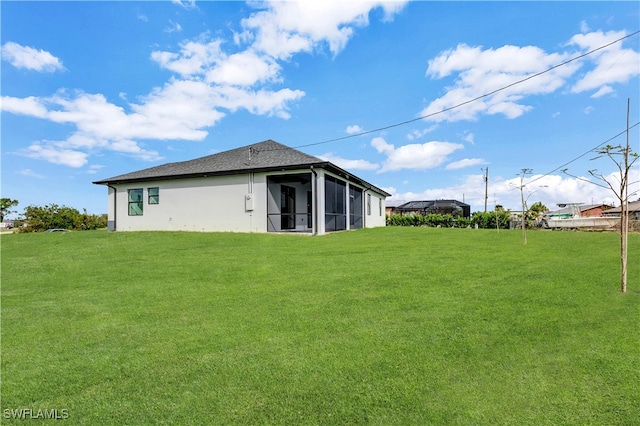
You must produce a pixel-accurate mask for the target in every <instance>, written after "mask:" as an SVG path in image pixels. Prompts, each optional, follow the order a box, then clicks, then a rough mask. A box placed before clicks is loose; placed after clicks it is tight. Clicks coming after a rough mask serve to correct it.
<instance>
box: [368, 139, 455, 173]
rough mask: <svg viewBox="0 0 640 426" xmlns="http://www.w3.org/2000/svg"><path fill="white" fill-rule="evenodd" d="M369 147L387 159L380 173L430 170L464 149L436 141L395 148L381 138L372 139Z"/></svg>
mask: <svg viewBox="0 0 640 426" xmlns="http://www.w3.org/2000/svg"><path fill="white" fill-rule="evenodd" d="M371 146H373V147H374V148H375V149H376V150H377V151H378V152H379V153H382V154H384V155H386V157H387V159H386V160H385V161H384V163H383V165H382V168H381V169H380V170H379V172H380V173H382V172H386V171H394V170H401V169H414V170H425V169H432V168H435V167H438V166H439V165H441V164H442V163H444V162H445V161H446V159H447V157H448V156H449V155H450V154H452V153H453V152H455V151H457V150H459V149H462V148H464V146H463V145H461V144H455V143H451V142H437V141H432V142H427V143H424V144H409V145H404V146H401V147H399V148H396V147H395V146H394V145H392V144H389V143H387V142H386V141H385V140H384V139H383V138H381V137H377V138H374V139H373V140H372V141H371Z"/></svg>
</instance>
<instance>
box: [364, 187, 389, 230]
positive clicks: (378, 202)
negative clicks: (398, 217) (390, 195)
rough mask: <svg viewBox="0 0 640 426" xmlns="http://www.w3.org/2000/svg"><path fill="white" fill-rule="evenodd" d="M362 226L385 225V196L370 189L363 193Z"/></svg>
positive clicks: (375, 226)
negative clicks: (369, 201) (369, 202)
mask: <svg viewBox="0 0 640 426" xmlns="http://www.w3.org/2000/svg"><path fill="white" fill-rule="evenodd" d="M369 195H371V211H369V209H368V208H369V206H368V204H367V203H368V200H369ZM364 203H365V206H364V226H365V228H377V227H379V226H386V206H385V196H384V195H382V194H380V193H378V192H375V191H372V190H367V191H365V193H364Z"/></svg>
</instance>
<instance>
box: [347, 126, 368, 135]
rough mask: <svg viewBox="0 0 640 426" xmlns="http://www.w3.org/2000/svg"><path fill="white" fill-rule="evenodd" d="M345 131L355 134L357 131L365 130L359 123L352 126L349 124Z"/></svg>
mask: <svg viewBox="0 0 640 426" xmlns="http://www.w3.org/2000/svg"><path fill="white" fill-rule="evenodd" d="M344 131H345V132H346V133H347V134H349V135H355V134H357V133H362V132H363V131H364V130H363V129H362V127H360V126H358V125H357V124H354V125H352V126H347V128H346V129H345V130H344Z"/></svg>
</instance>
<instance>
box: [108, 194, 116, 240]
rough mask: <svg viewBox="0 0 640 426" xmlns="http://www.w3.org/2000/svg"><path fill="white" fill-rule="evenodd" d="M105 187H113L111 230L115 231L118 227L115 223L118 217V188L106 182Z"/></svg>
mask: <svg viewBox="0 0 640 426" xmlns="http://www.w3.org/2000/svg"><path fill="white" fill-rule="evenodd" d="M107 188H111V189H113V231H114V232H115V231H116V230H117V229H118V227H117V225H116V224H117V220H116V218H117V217H118V190H117V189H116V187H115V186H111V185H109V184H107Z"/></svg>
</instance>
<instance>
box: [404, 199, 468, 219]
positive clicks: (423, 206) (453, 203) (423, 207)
mask: <svg viewBox="0 0 640 426" xmlns="http://www.w3.org/2000/svg"><path fill="white" fill-rule="evenodd" d="M394 212H395V213H396V214H401V215H407V214H421V215H428V214H432V213H434V214H450V215H452V216H454V217H471V206H470V205H469V204H465V203H462V202H460V201H457V200H431V201H409V202H408V203H404V204H401V205H399V206H396V207H395V209H394Z"/></svg>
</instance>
